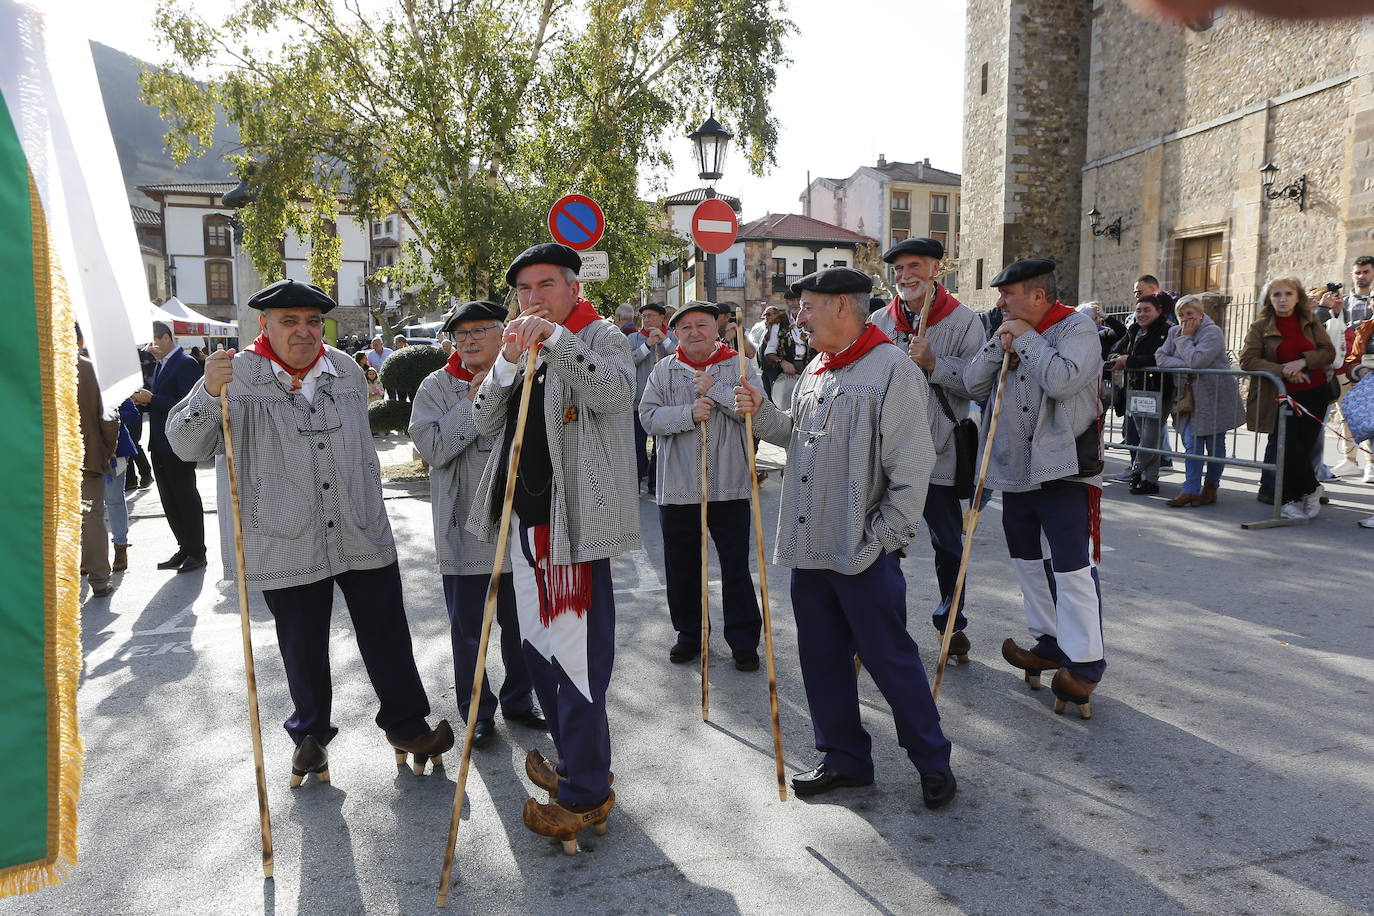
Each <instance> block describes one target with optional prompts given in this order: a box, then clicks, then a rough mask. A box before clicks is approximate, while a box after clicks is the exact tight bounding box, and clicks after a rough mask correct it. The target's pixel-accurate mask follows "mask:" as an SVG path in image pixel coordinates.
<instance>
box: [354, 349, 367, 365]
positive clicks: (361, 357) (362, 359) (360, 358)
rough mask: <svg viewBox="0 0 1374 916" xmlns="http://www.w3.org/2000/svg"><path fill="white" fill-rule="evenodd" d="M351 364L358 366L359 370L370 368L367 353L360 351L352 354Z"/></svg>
mask: <svg viewBox="0 0 1374 916" xmlns="http://www.w3.org/2000/svg"><path fill="white" fill-rule="evenodd" d="M353 362H355V363H357V364H358V368H359V369H363V370H366V369H369V368H371V367H370V366H369V365H368V362H367V353H365V352H364V351H362V350H359V351H358V352H357V353H354V354H353Z"/></svg>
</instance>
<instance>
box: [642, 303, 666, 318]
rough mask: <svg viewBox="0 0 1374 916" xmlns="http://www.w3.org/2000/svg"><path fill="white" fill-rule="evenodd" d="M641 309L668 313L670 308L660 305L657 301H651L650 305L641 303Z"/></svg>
mask: <svg viewBox="0 0 1374 916" xmlns="http://www.w3.org/2000/svg"><path fill="white" fill-rule="evenodd" d="M639 310H640V311H641V312H658V313H659V314H660V315H666V314H668V310H667V309H666V308H664V307H663V306H661V305H659V304H658V303H657V302H650V303H649V304H648V305H641V306H640V307H639Z"/></svg>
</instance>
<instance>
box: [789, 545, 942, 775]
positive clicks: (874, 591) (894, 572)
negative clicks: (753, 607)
mask: <svg viewBox="0 0 1374 916" xmlns="http://www.w3.org/2000/svg"><path fill="white" fill-rule="evenodd" d="M792 614H793V616H794V617H795V618H796V621H797V652H798V655H799V656H800V659H801V670H802V684H803V685H804V686H805V688H806V702H807V705H808V706H809V707H810V710H811V727H812V729H813V731H814V732H815V737H816V750H818V751H820V752H821V753H822V754H823V755H824V759H823V761H822V762H823V763H825V765H826V766H828V767H830V768H831V769H833V770H835V771H836V772H839V773H842V774H844V775H845V776H848V777H850V778H851V779H857V780H865V781H866V780H870V779H872V778H873V739H872V738H871V737H870V736H869V734H868V732H867V731H865V730H864V727H863V724H862V723H861V722H860V721H859V681H858V677H857V676H856V675H855V674H854V652H855V651H857V652H858V653H859V655H860V656H861V657H862V658H863V662H864V668H865V669H867V671H868V673H869V675H870V676H872V678H873V680H874V682H875V683H877V685H878V689H879V690H880V691H882V694H883V696H884V697H885V698H886V699H887V703H888V706H889V707H891V709H892V718H893V721H894V723H895V725H896V727H897V743H898V744H900V745H901V746H902V748H903V749H904V750H905V751H906V753H907V756H908V757H909V758H910V759H911V762H912V763H913V764H914V765H915V766H916V769H917V770H919V771H921V772H922V773H928V772H931V771H932V770H938V769H940V768H942V767H945V766H948V765H949V749H950V743H949V739H947V738H946V737H945V735H944V733H943V732H942V731H941V730H940V714H939V712H937V711H936V709H935V701H934V700H933V699H932V698H931V695H930V685H929V684H928V683H927V682H926V672H925V668H924V667H923V666H922V665H921V656H920V650H919V649H918V648H917V646H916V642H915V640H913V639H912V638H911V634H910V633H908V632H907V629H906V580H905V579H904V578H903V576H902V568H901V566H900V564H899V563H898V562H897V557H896V555H895V554H883V555H881V556H880V557H878V559H877V560H875V561H874V562H873V565H872V566H870V567H869V568H868V569H866V570H864V571H863V572H861V573H857V574H855V575H852V576H846V575H843V574H841V573H837V572H832V571H830V570H824V569H794V570H792Z"/></svg>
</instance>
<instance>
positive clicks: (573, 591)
mask: <svg viewBox="0 0 1374 916" xmlns="http://www.w3.org/2000/svg"><path fill="white" fill-rule="evenodd" d="M584 327H585V325H584ZM530 533H531V534H532V535H533V536H534V537H533V541H534V573H535V577H536V578H537V579H538V581H539V622H540V623H542V624H543V625H544V626H545V627H548V626H549V625H550V624H552V623H553V620H554V618H555V617H558V616H561V615H563V614H566V613H567V612H568V611H572V612H573V613H574V614H576V615H577V616H578V617H582V616H585V615H586V613H587V608H589V607H591V603H592V570H591V564H590V563H573V564H571V565H569V566H562V565H556V564H555V563H554V562H553V559H552V554H551V553H550V552H549V526H548V525H535V526H534V527H533V528H531V529H530Z"/></svg>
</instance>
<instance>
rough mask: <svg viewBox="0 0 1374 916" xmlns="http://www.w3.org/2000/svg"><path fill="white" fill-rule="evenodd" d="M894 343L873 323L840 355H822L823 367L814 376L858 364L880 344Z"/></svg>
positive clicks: (865, 326) (866, 326) (868, 324)
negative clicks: (861, 358)
mask: <svg viewBox="0 0 1374 916" xmlns="http://www.w3.org/2000/svg"><path fill="white" fill-rule="evenodd" d="M885 343H892V341H891V340H890V339H889V338H888V336H887V335H886V334H884V333H883V332H882V330H881V329H880V328H879V327H878V326H877V325H876V324H874V323H873V322H871V321H870V322H868V323H867V324H866V325H864V332H863V333H862V334H860V335H859V336H858V337H857V338H855V340H854V342H853V343H852V344H850V345H849V346H847V347H845V348H844V349H843V350H841V351H840V352H838V353H822V354H821V367H820V368H819V369H817V370H816V371H815V372H813V373H811V374H812V375H820V374H821V373H822V372H825V371H827V370H830V369H842V368H844V367H845V366H848V365H849V364H850V363H853V362H858V360H859V359H860V357H862V356H863V355H864V354H865V353H867V352H868V351H869V350H872V349H873V348H874V347H876V346H878V345H879V344H885Z"/></svg>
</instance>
